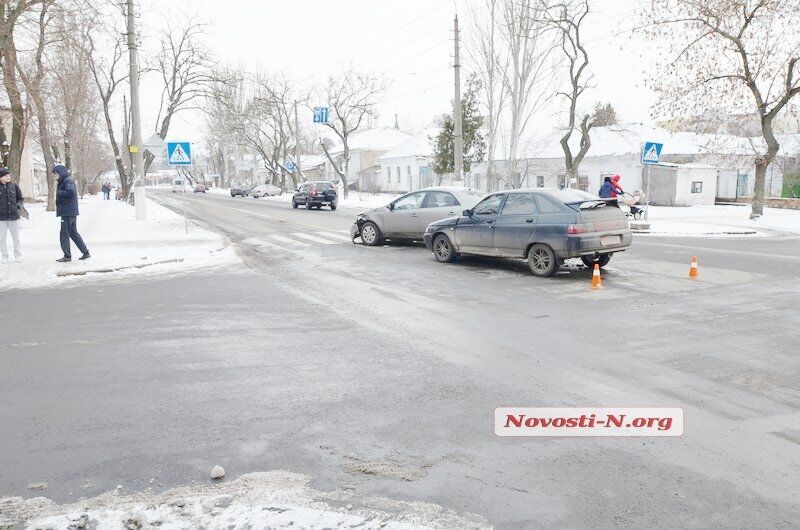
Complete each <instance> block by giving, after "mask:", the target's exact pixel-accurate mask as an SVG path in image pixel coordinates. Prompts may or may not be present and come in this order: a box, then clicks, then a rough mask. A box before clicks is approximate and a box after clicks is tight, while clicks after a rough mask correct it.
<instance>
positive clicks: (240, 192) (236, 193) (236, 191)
mask: <svg viewBox="0 0 800 530" xmlns="http://www.w3.org/2000/svg"><path fill="white" fill-rule="evenodd" d="M248 195H250V188H249V187H247V186H234V187H232V188H231V197H247V196H248Z"/></svg>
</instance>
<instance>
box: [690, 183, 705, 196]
mask: <svg viewBox="0 0 800 530" xmlns="http://www.w3.org/2000/svg"><path fill="white" fill-rule="evenodd" d="M692 193H703V183H702V182H701V181H694V182H692Z"/></svg>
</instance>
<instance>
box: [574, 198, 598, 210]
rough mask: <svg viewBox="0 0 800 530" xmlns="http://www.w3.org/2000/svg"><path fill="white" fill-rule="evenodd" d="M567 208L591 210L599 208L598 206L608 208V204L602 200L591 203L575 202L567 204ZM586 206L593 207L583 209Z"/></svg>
mask: <svg viewBox="0 0 800 530" xmlns="http://www.w3.org/2000/svg"><path fill="white" fill-rule="evenodd" d="M566 204H567V206H575V205H577V206H578V209H579V210H589V209H591V208H597V207H598V206H607V205H608V203H607V202H606V201H602V200H591V201H575V202H568V203H566ZM584 204H590V205H591V206H587V207H586V208H584V207H583V205H584Z"/></svg>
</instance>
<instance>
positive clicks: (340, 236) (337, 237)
mask: <svg viewBox="0 0 800 530" xmlns="http://www.w3.org/2000/svg"><path fill="white" fill-rule="evenodd" d="M317 234H318V235H320V236H322V237H330V238H332V239H335V240H337V241H345V242H348V243H349V242H350V237H349V236H346V235H344V234H334V233H333V232H317Z"/></svg>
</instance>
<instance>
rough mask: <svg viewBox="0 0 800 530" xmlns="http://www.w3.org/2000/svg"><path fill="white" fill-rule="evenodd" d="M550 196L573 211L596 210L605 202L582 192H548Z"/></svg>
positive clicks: (570, 190)
mask: <svg viewBox="0 0 800 530" xmlns="http://www.w3.org/2000/svg"><path fill="white" fill-rule="evenodd" d="M548 193H549V194H550V195H551V196H553V197H555V198H556V199H558V200H559V201H561V202H563V203H564V204H567V205H569V206H571V207H573V208H575V209H586V208H597V207H601V206H605V204H606V203H605V201H604V200H603V199H601V198H600V197H598V196H596V195H592V194H591V193H588V192H586V191H583V190H574V189H569V188H567V189H563V190H552V191H549V192H548Z"/></svg>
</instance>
